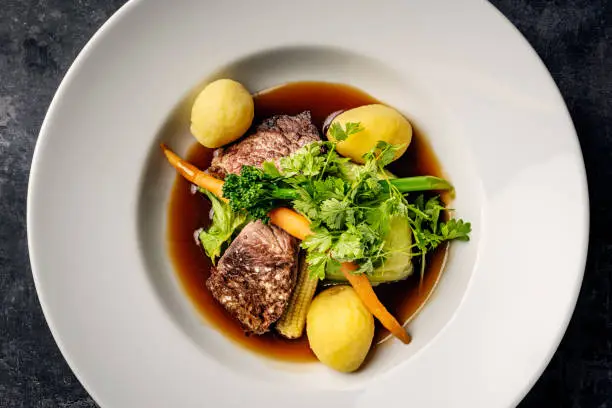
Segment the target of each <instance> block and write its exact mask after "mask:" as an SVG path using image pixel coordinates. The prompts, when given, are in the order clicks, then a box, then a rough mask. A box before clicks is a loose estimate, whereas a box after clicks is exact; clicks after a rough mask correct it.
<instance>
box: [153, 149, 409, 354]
mask: <svg viewBox="0 0 612 408" xmlns="http://www.w3.org/2000/svg"><path fill="white" fill-rule="evenodd" d="M161 148H162V150H163V152H164V154H165V155H166V158H168V161H169V163H170V164H171V165H172V166H173V167H174V168H175V169H176V170H177V171H178V172H179V173H180V174H181V175H182V176H183V177H185V178H186V179H187V180H188V181H190V182H192V183H194V184H196V185H197V186H198V187H202V188H204V189H208V187H211V188H214V189H215V191H217V192H219V190H220V189H218V188H217V186H218V185H219V184H220V186H221V187H222V186H223V181H221V180H217V179H215V178H214V177H212V176H209V175H208V174H206V173H204V172H203V171H202V170H200V169H198V168H197V167H195V166H193V165H192V164H190V163H187V162H186V161H184V160H183V159H181V158H180V157H179V156H177V155H176V154H175V153H174V152H172V151H171V150H170V149H169V148H168V147H167V146H166V145H164V144H162V145H161ZM184 169H189V171H184ZM210 179H212V180H216V181H218V183H211V180H210ZM200 183H201V184H200ZM215 194H216V195H220V194H217V193H215ZM269 216H270V220H271V221H272V223H273V224H275V225H277V226H278V227H280V228H282V229H284V230H285V231H287V232H288V233H289V234H291V235H293V236H294V237H296V238H298V239H302V240H304V239H305V238H307V237H308V236H310V235H311V234H312V231H311V229H310V221H309V220H308V219H307V218H306V217H304V216H303V215H301V214H298V213H296V212H295V211H293V210H290V209H288V208H276V209H274V210H273V211H271V212H270V214H269ZM342 265H344V268H346V270H349V269H350V270H351V271H355V270H356V269H358V268H359V267H358V266H357V265H354V264H351V263H350V262H345V263H343V264H342ZM343 273H344V272H343ZM364 278H365V275H362V278H361V279H354V280H353V281H354V282H358V283H359V284H360V285H361V289H360V290H359V291H358V290H357V289H356V290H355V291H356V292H357V293H362V294H365V295H367V296H368V297H364V298H362V300H363V302H364V304H365V305H366V307H368V309H369V308H370V307H376V308H378V307H379V306H381V307H382V308H383V309H384V306H383V305H382V304H381V303H380V301H378V302H373V300H372V298H371V296H374V297H376V294H375V293H374V292H373V291H372V288H371V285H370V281H369V280H368V279H367V278H365V279H364ZM351 285H353V283H351ZM367 285H369V286H370V291H371V293H368V292H369V291H368V290H367ZM384 310H386V309H384ZM370 313H372V314H373V315H374V316H376V317H377V318H378V316H384V320H381V321H380V322H381V324H382V325H383V326H384V327H385V328H386V329H387V330H389V331H390V332H391V333H392V334H394V335H396V336H397V334H396V333H397V327H398V326H399V327H402V326H401V325H400V324H399V322H398V321H397V320H396V319H395V318H394V317H393V315H391V314H390V313H389V312H388V311H387V313H386V314H385V315H381V311H380V310H378V309H377V310H370ZM377 313H378V314H377ZM402 330H403V331H404V332H405V330H404V329H403V328H402ZM406 336H407V337H406ZM398 338H399V339H400V340H402V341H403V342H405V340H406V339H408V341H409V340H410V337H409V336H408V334H407V333H405V334H404V335H401V334H400V336H398Z"/></svg>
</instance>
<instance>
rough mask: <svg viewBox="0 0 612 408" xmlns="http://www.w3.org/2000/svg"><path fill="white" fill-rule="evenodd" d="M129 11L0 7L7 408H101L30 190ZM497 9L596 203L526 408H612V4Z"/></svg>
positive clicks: (39, 4) (513, 1) (67, 5)
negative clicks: (572, 301) (44, 141)
mask: <svg viewBox="0 0 612 408" xmlns="http://www.w3.org/2000/svg"><path fill="white" fill-rule="evenodd" d="M123 3H124V1H122V0H0V408H5V407H27V408H29V407H45V408H46V407H73V408H77V407H78V408H85V407H95V403H94V402H93V400H92V399H91V398H90V397H89V396H88V395H87V393H86V392H85V391H84V390H83V388H82V387H81V385H80V384H79V382H78V381H77V380H76V379H75V377H74V375H73V374H72V372H71V371H70V368H68V366H67V365H66V363H65V361H64V359H63V358H62V356H61V354H60V353H59V351H58V349H57V346H56V345H55V343H54V341H53V339H52V337H51V335H50V333H49V329H48V328H47V325H46V323H45V320H44V318H43V315H42V312H41V309H40V306H39V303H38V300H37V297H36V293H35V290H34V285H33V282H32V276H31V272H30V264H29V260H28V248H27V243H26V232H25V228H26V218H25V208H26V190H27V183H28V172H29V169H30V161H31V158H32V152H33V149H34V144H35V142H36V137H37V134H38V130H39V127H40V125H41V123H42V120H43V117H44V114H45V111H46V109H47V107H48V105H49V103H50V101H51V98H52V96H53V94H54V92H55V90H56V88H57V86H58V85H59V83H60V80H61V78H62V76H63V75H64V73H65V72H66V70H67V69H68V67H69V65H70V64H71V63H72V61H73V59H74V58H75V57H76V55H77V53H78V52H79V50H80V49H81V48H82V47H83V45H85V43H86V41H87V40H88V39H89V38H90V37H91V35H92V34H93V33H94V32H95V31H96V30H97V29H98V28H99V27H100V25H102V23H104V21H106V19H107V18H108V17H109V16H110V15H111V14H112V13H113V12H114V11H115V10H117V9H118V8H119V7H120V6H121V5H122V4H123ZM493 3H494V4H495V6H497V7H498V8H499V9H500V10H501V11H502V12H503V13H504V14H505V15H506V16H507V17H508V18H509V19H510V20H511V21H512V22H513V23H514V25H516V26H517V27H518V28H519V30H520V31H521V32H522V33H523V35H525V37H527V39H528V40H529V42H530V43H531V44H532V46H533V47H534V48H535V50H536V51H537V52H538V54H539V55H540V57H541V58H542V59H543V60H544V62H545V64H546V66H547V67H548V69H549V70H550V72H551V74H552V76H553V78H554V79H555V81H556V83H557V85H558V86H559V88H560V90H561V93H562V94H563V97H564V98H565V101H566V103H567V105H568V108H569V111H570V113H571V115H572V118H573V120H574V124H575V126H576V129H577V131H578V136H579V138H580V144H581V146H582V150H583V153H584V158H585V162H586V167H587V172H588V176H589V186H590V197H591V220H592V221H591V243H590V248H589V257H588V262H587V270H586V275H585V280H584V284H583V287H582V291H581V293H580V298H579V300H578V306H577V309H576V312H575V314H574V316H573V318H572V321H571V324H570V326H569V329H568V331H567V333H566V335H565V337H564V339H563V342H562V343H561V346H560V347H559V350H558V351H557V353H556V354H555V356H554V358H553V360H552V361H551V363H550V365H549V366H548V368H547V369H546V371H545V372H544V374H543V375H542V377H541V378H540V380H539V381H538V383H537V384H536V385H535V387H534V388H533V390H532V391H531V392H530V393H529V394H528V396H527V397H526V398H525V400H524V401H523V403H522V404H521V405H520V407H521V408H531V407H538V408H540V407H572V408H577V407H589V408H590V407H597V408H612V311H611V310H610V304H611V300H610V296H611V295H612V293H611V285H612V280H611V274H612V190H611V188H610V187H612V183H610V181H611V178H610V176H611V175H612V102H611V99H610V97H611V96H612V46H611V45H610V41H611V40H612V1H610V2H607V1H604V0H600V1H549V2H541V1H524V0H495V1H493ZM568 216H571V214H568ZM509 352H511V351H510V350H509Z"/></svg>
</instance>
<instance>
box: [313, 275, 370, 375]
mask: <svg viewBox="0 0 612 408" xmlns="http://www.w3.org/2000/svg"><path fill="white" fill-rule="evenodd" d="M306 334H307V336H308V342H309V343H310V348H311V349H312V351H313V352H314V353H315V355H316V356H317V358H318V359H319V360H320V361H321V362H322V363H323V364H325V365H327V366H329V367H331V368H333V369H335V370H338V371H341V372H346V373H349V372H352V371H355V370H357V369H358V368H359V366H360V365H361V363H363V360H364V359H365V358H366V355H367V354H368V351H369V350H370V346H371V345H372V339H373V338H374V318H373V317H372V314H371V313H370V312H369V311H368V310H367V309H366V307H365V306H364V304H363V302H361V300H360V299H359V297H358V296H357V293H355V291H354V290H353V288H351V287H350V286H334V287H332V288H329V289H326V290H324V291H323V292H321V293H320V294H319V295H317V297H315V299H314V300H313V301H312V303H311V304H310V308H309V309H308V315H307V317H306Z"/></svg>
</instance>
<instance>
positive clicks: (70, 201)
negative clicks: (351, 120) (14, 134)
mask: <svg viewBox="0 0 612 408" xmlns="http://www.w3.org/2000/svg"><path fill="white" fill-rule="evenodd" d="M218 76H231V77H234V78H235V79H237V80H240V81H242V82H244V83H245V84H246V85H247V86H248V87H249V88H250V89H251V90H252V91H256V90H260V89H263V88H266V87H268V86H271V85H274V84H278V83H282V82H286V81H289V80H298V79H311V80H328V81H340V82H345V83H348V84H352V85H355V86H357V87H359V88H361V89H364V90H365V91H367V92H369V93H370V94H372V95H374V96H376V97H378V98H381V99H383V100H384V101H386V102H388V103H390V104H392V105H394V106H396V107H398V108H399V109H401V110H402V111H403V112H404V113H405V114H406V115H408V116H409V118H410V119H411V120H413V121H414V123H415V124H416V125H417V126H418V127H420V128H421V130H422V131H423V132H424V133H425V134H426V135H428V136H429V138H430V140H431V142H432V143H433V146H434V149H435V150H436V152H437V154H438V156H439V157H440V159H441V161H442V163H443V165H444V167H445V169H446V171H447V172H448V174H450V176H451V178H452V180H453V182H454V183H455V185H456V187H457V191H458V197H457V200H456V202H455V207H456V208H457V209H458V211H459V215H460V216H462V217H464V218H467V219H469V220H471V221H472V223H473V226H474V232H473V239H472V241H471V242H470V243H469V244H458V245H455V246H454V247H453V250H452V254H451V259H450V261H449V264H448V268H447V270H446V273H445V275H444V277H443V279H442V281H441V284H440V286H439V288H438V290H437V292H436V294H435V296H434V298H433V299H432V301H431V302H430V303H429V304H428V305H427V306H426V307H425V309H424V310H423V312H422V313H421V314H420V316H419V317H418V318H417V319H416V320H415V321H414V322H413V323H411V326H410V331H411V333H412V335H413V336H414V342H413V343H412V344H411V345H409V346H403V345H401V344H399V342H393V343H392V344H389V345H388V346H386V347H383V348H381V350H378V352H377V354H376V356H375V359H374V361H373V363H372V364H371V365H369V366H368V368H367V369H366V370H363V371H362V372H360V373H358V374H356V375H341V374H337V373H334V372H331V371H329V370H327V369H326V368H325V367H323V366H322V365H320V364H310V365H291V364H288V363H278V362H274V361H271V360H268V359H265V358H263V357H260V356H257V355H254V354H252V353H250V352H248V351H245V350H243V349H241V348H239V347H237V346H236V345H234V344H233V343H231V342H229V341H227V340H226V339H225V338H224V337H223V336H222V335H221V334H219V333H218V332H216V331H215V330H213V329H211V328H210V327H209V326H208V325H207V324H206V322H203V321H202V319H201V318H200V317H199V315H198V314H197V312H195V310H194V309H193V307H192V306H191V305H190V304H189V302H188V301H187V299H186V297H185V296H184V295H183V294H182V291H181V289H180V288H179V285H178V283H177V280H176V277H175V275H174V272H173V271H172V267H171V265H170V263H169V260H168V257H167V252H166V248H165V242H164V236H165V233H164V230H165V222H166V208H167V201H168V198H169V191H170V187H171V184H172V182H173V180H174V177H175V173H174V172H173V170H172V169H170V167H169V166H167V165H166V164H165V163H164V160H163V158H162V156H161V154H160V153H159V151H158V148H157V144H158V142H160V141H161V140H164V141H165V142H168V143H170V144H171V145H172V146H173V147H175V148H177V149H178V150H179V152H181V153H184V149H185V147H186V146H187V145H188V144H189V143H190V142H191V139H190V137H189V136H188V134H187V116H186V113H185V111H184V110H182V109H181V107H182V106H185V104H188V102H189V98H190V95H192V92H193V90H194V89H197V88H198V86H201V84H203V83H204V82H206V81H207V80H210V79H211V78H214V77H218ZM198 84H200V85H198ZM177 107H178V108H177ZM175 108H177V109H178V110H175ZM173 110H174V114H172V112H173ZM170 119H171V120H170ZM587 200H588V198H587V186H586V181H585V172H584V167H583V162H582V157H581V154H580V150H579V146H578V143H577V139H576V135H575V132H574V129H573V126H572V123H571V120H570V118H569V115H568V113H567V111H566V108H565V106H564V104H563V100H562V98H561V96H560V95H559V92H558V91H557V89H556V87H555V85H554V83H553V81H552V80H551V78H550V76H549V75H548V73H547V72H546V70H545V68H544V66H543V64H542V63H541V61H540V60H539V59H538V58H537V56H536V54H535V53H534V52H533V51H532V50H531V48H530V47H529V46H528V44H527V42H526V41H525V40H524V39H523V38H522V37H521V36H520V35H519V33H518V32H517V31H516V30H515V29H514V28H513V27H512V26H511V24H509V23H508V22H507V21H506V20H505V19H504V18H503V17H502V15H501V14H500V13H498V12H497V11H496V10H495V9H494V8H493V7H492V6H491V5H489V4H487V3H484V2H480V1H467V0H466V1H455V2H448V1H420V2H416V1H414V2H408V1H400V0H397V1H391V0H389V1H385V2H355V1H351V2H349V1H340V0H334V1H329V0H326V1H317V0H310V1H307V2H288V1H284V0H258V1H253V2H242V1H241V2H238V1H223V2H220V1H217V2H212V1H201V0H193V1H176V2H174V1H173V2H170V1H164V0H148V1H145V0H133V1H131V2H130V3H128V4H127V5H126V6H124V7H123V8H122V9H121V11H120V12H118V13H117V14H116V15H115V16H114V17H113V18H112V19H111V20H109V22H108V23H107V24H106V25H105V26H104V27H103V28H102V29H101V30H100V31H99V32H98V34H96V36H95V37H94V39H92V41H91V42H90V43H89V44H88V45H87V47H86V48H85V49H84V50H83V52H82V53H81V55H80V56H79V57H78V58H77V60H76V62H75V63H74V65H73V66H72V68H71V69H70V71H69V73H68V74H67V75H66V78H65V79H64V81H63V83H62V85H61V87H60V89H59V91H58V93H57V95H56V97H55V98H54V100H53V103H52V105H51V107H50V109H49V113H48V115H47V118H46V120H45V122H44V125H43V128H42V131H41V134H40V137H39V140H38V144H37V146H36V152H35V155H34V162H33V166H32V172H31V179H30V186H29V195H28V238H29V245H30V254H31V261H32V269H33V271H34V278H35V281H36V287H37V290H38V294H39V297H40V301H41V304H42V306H43V310H44V312H45V316H46V317H47V321H48V323H49V326H50V328H51V331H52V332H53V335H54V337H55V339H56V341H57V343H58V344H59V347H60V348H61V350H62V352H63V354H64V356H65V357H66V359H67V360H68V362H69V363H70V365H71V367H72V368H73V370H74V371H75V373H76V375H77V376H78V378H79V379H80V380H81V382H82V383H83V384H84V386H85V387H86V388H87V390H88V391H89V392H90V393H91V394H92V396H93V397H94V398H95V399H96V401H98V402H99V403H100V404H101V405H102V406H104V407H136V406H139V407H171V406H175V407H202V406H270V405H273V406H295V407H309V408H310V407H313V406H319V405H321V406H335V407H349V406H350V407H371V406H374V405H375V404H378V405H382V404H388V405H390V404H392V403H395V404H396V403H397V401H402V404H408V405H410V406H415V407H451V406H452V407H486V408H491V407H507V406H511V405H514V404H516V403H518V401H520V399H521V398H522V397H523V395H524V394H525V393H526V392H527V390H528V389H529V387H530V386H531V385H532V384H533V383H534V381H535V380H536V379H537V377H538V375H539V374H540V373H541V371H542V370H543V368H544V367H545V365H546V364H547V362H548V361H549V359H550V357H551V355H552V354H553V352H554V350H555V348H556V347H557V345H558V343H559V341H560V339H561V336H562V334H563V332H564V330H565V328H566V325H567V323H568V320H569V318H570V316H571V313H572V310H573V307H574V304H575V300H576V296H577V293H578V289H579V287H580V283H581V279H582V274H583V268H584V263H585V255H586V246H587V233H588V205H587ZM287 404H290V405H287Z"/></svg>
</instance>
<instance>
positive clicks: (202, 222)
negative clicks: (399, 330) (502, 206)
mask: <svg viewBox="0 0 612 408" xmlns="http://www.w3.org/2000/svg"><path fill="white" fill-rule="evenodd" d="M372 103H380V102H379V101H378V100H376V99H375V98H373V97H371V96H370V95H368V94H366V93H364V92H362V91H360V90H358V89H355V88H352V87H350V86H347V85H341V84H330V83H324V82H297V83H291V84H286V85H282V86H279V87H276V88H272V89H270V90H269V91H264V92H261V93H258V94H256V95H255V111H256V112H255V114H256V118H255V121H254V123H257V122H258V121H260V120H262V119H265V118H266V117H269V116H272V115H278V114H289V115H295V114H298V113H300V112H302V111H304V110H310V111H311V114H312V118H313V122H314V123H315V125H316V126H317V127H318V128H319V130H320V129H321V126H322V124H323V121H324V120H325V118H326V117H327V116H328V115H329V114H330V113H332V112H335V111H337V110H341V109H350V108H354V107H357V106H361V105H367V104H372ZM186 159H187V160H188V161H189V162H191V163H193V164H195V165H197V166H198V167H199V168H201V169H206V168H207V167H208V166H209V165H210V161H211V159H212V150H210V149H207V148H205V147H203V146H201V145H200V144H198V143H195V144H194V146H193V147H192V148H191V149H190V151H189V153H188V154H187V156H186ZM389 170H391V171H392V172H393V173H395V174H396V175H398V176H401V177H407V176H413V175H424V174H428V175H434V176H440V177H441V176H442V169H441V166H440V163H439V162H438V160H437V158H436V156H435V154H434V152H433V151H432V150H431V148H430V146H429V144H428V143H427V141H426V140H425V139H424V138H423V137H422V135H420V134H419V133H418V130H417V129H415V132H414V136H413V140H412V142H411V144H410V146H409V148H408V150H407V152H406V154H404V156H402V158H401V159H399V160H398V161H396V162H394V163H393V164H392V165H391V166H390V167H389ZM209 212H210V203H209V202H208V200H207V199H206V198H205V197H204V196H202V195H201V194H195V195H194V194H191V191H190V185H189V183H188V182H187V181H185V180H184V179H183V178H182V177H180V176H177V178H176V181H175V183H174V187H173V189H172V193H171V198H170V206H169V211H168V246H169V252H170V257H171V259H172V262H173V264H174V267H175V270H176V272H177V274H178V276H179V279H180V281H181V283H182V286H183V289H184V290H185V292H186V293H187V295H188V297H189V298H190V300H191V301H192V302H193V304H194V305H195V306H196V307H197V309H198V310H199V312H200V313H201V314H202V315H203V316H204V317H205V318H206V320H207V321H208V322H209V323H210V324H212V325H213V326H214V327H215V328H216V329H217V330H219V331H220V332H222V333H223V334H224V335H225V336H226V337H228V338H229V339H231V340H233V341H235V342H236V343H238V344H240V345H242V346H244V347H246V348H248V349H250V350H253V351H255V352H258V353H261V354H263V355H266V356H268V357H273V358H276V359H280V360H285V361H314V360H315V357H314V355H313V354H312V352H311V351H310V348H309V346H308V341H307V339H306V336H302V338H301V339H299V340H287V339H284V338H283V337H281V336H279V335H277V334H276V333H275V332H274V331H271V332H269V333H267V334H265V335H262V336H254V335H251V336H249V335H245V333H244V332H243V331H242V329H241V327H240V325H239V324H238V322H237V321H235V320H234V319H233V318H232V317H231V316H230V315H229V314H228V313H227V312H226V311H225V309H224V308H223V307H222V306H221V305H220V304H219V303H217V301H216V300H215V299H214V298H213V297H212V296H211V294H210V292H209V291H208V289H207V288H206V284H205V282H206V279H207V278H208V276H209V273H210V265H211V264H210V261H209V259H208V257H206V255H205V254H204V252H203V250H202V249H201V248H200V247H199V246H197V245H196V244H195V242H194V238H193V232H194V231H195V230H196V229H198V228H201V227H207V226H208V225H209V222H210V221H209ZM446 253H447V246H443V247H440V248H439V249H438V250H437V251H436V252H435V253H433V254H431V255H430V256H429V258H428V262H427V268H426V271H425V275H424V278H423V281H422V282H420V276H419V273H418V272H417V273H415V274H414V275H413V276H411V277H410V278H408V279H406V280H405V281H402V282H398V283H393V284H383V285H380V286H378V287H377V288H376V293H377V294H378V296H379V297H380V299H381V301H382V302H383V304H385V306H386V307H387V308H388V309H389V311H390V312H391V313H392V314H393V315H395V316H396V317H397V318H398V320H400V321H401V322H405V321H407V320H408V319H410V318H412V316H413V315H415V314H416V313H417V312H418V311H419V310H420V308H421V307H422V305H423V304H424V303H425V301H426V300H427V299H428V297H429V295H430V294H431V292H432V291H433V289H434V288H435V286H436V283H437V281H438V279H439V277H440V275H441V273H442V270H443V268H444V261H445V259H446ZM386 337H388V333H387V332H386V331H385V330H384V329H383V328H381V327H379V326H377V329H376V340H375V341H376V342H381V341H383V340H384V339H385V338H386Z"/></svg>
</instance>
